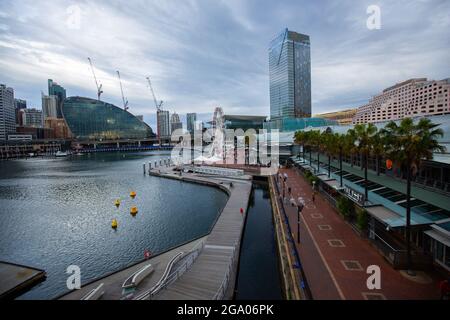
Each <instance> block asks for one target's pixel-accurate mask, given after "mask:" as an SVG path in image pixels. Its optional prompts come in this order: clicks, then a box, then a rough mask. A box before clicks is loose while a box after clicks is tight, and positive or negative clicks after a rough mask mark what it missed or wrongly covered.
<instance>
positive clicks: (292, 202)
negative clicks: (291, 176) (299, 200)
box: [290, 197, 297, 207]
mask: <svg viewBox="0 0 450 320" xmlns="http://www.w3.org/2000/svg"><path fill="white" fill-rule="evenodd" d="M290 202H291V206H292V207H295V206H296V205H297V204H296V203H295V199H294V198H292V197H291V200H290Z"/></svg>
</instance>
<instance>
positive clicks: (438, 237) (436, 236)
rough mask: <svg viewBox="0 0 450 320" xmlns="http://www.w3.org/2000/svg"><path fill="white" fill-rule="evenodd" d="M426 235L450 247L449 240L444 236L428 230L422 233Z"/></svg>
mask: <svg viewBox="0 0 450 320" xmlns="http://www.w3.org/2000/svg"><path fill="white" fill-rule="evenodd" d="M424 233H425V234H426V235H428V236H430V237H431V238H433V239H434V240H436V241H438V242H440V243H442V244H444V245H446V246H447V247H450V238H449V237H447V236H446V235H444V234H442V233H440V232H438V231H436V230H428V231H425V232H424Z"/></svg>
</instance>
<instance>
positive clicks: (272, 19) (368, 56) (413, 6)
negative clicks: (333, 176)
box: [0, 0, 450, 125]
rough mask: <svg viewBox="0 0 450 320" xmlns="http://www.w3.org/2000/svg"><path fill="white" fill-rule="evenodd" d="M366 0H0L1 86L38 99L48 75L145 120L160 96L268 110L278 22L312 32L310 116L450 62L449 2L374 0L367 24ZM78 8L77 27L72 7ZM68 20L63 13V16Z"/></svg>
mask: <svg viewBox="0 0 450 320" xmlns="http://www.w3.org/2000/svg"><path fill="white" fill-rule="evenodd" d="M371 4H373V3H372V1H346V2H336V1H324V2H320V5H319V4H318V3H317V2H311V1H294V0H292V1H277V2H275V1H260V0H248V1H240V0H239V1H238V0H233V1H229V0H215V1H202V0H198V1H196V0H189V1H185V0H168V1H156V0H154V1H147V0H136V1H128V2H127V1H118V0H116V1H109V2H105V1H87V0H85V1H77V2H74V1H65V0H60V1H52V2H44V1H40V2H36V1H12V0H3V1H2V2H1V4H0V74H1V77H0V82H2V83H6V84H7V85H9V86H12V87H14V88H15V91H16V96H17V97H20V98H25V99H27V100H28V101H29V104H30V105H32V106H38V107H39V106H40V103H41V102H40V91H41V90H43V91H46V84H47V79H48V78H52V79H53V80H55V81H57V82H58V83H60V84H61V85H63V86H64V87H65V88H66V89H67V91H68V94H69V95H83V96H90V97H95V96H96V89H95V84H94V80H93V78H92V73H91V70H90V68H89V65H88V61H87V57H91V58H92V59H93V61H94V64H95V72H96V75H97V77H98V79H99V81H100V82H101V83H102V84H103V88H104V94H103V96H102V99H104V100H106V101H108V102H112V103H114V104H116V105H118V106H120V105H121V104H122V103H121V97H120V88H119V83H118V79H117V76H116V70H120V73H121V77H122V81H123V85H124V91H125V95H126V96H127V98H128V100H129V102H130V106H131V109H130V111H131V112H133V113H135V114H144V115H145V119H146V120H147V121H148V122H150V123H151V124H152V125H154V123H155V116H154V113H155V107H154V104H153V99H152V96H151V93H150V90H149V88H148V86H147V82H146V80H145V77H146V76H151V79H152V83H153V85H154V89H155V92H156V94H157V98H158V99H161V100H164V101H165V103H164V105H165V107H166V108H168V109H169V110H170V111H176V112H177V113H179V114H181V115H182V114H184V113H186V112H198V113H201V114H202V115H207V114H210V113H212V111H213V109H214V107H215V106H217V105H220V106H222V107H223V108H224V110H225V112H227V113H241V114H258V115H267V114H269V75H268V52H267V50H268V43H269V41H270V40H271V39H272V38H273V37H274V36H275V35H276V34H278V33H279V32H280V31H281V30H282V29H283V28H284V27H288V28H290V29H292V30H295V31H297V32H301V33H306V34H309V35H310V36H311V53H312V98H313V113H319V112H325V111H332V110H338V109H342V108H347V107H351V106H357V105H360V104H362V103H364V102H366V101H367V100H368V99H369V98H370V97H371V96H372V95H374V94H377V93H378V92H380V91H381V90H382V89H383V88H385V87H388V86H390V85H392V84H393V83H396V82H400V81H402V80H405V79H407V78H410V77H429V78H434V79H440V78H445V77H448V76H449V75H448V70H450V68H449V67H450V59H448V52H449V49H450V39H449V37H448V27H449V26H450V18H449V15H448V12H449V11H450V3H449V2H448V1H445V0H430V1H396V2H395V3H394V2H392V1H378V2H377V3H376V4H377V5H379V6H380V8H381V19H382V20H381V21H382V27H381V30H373V31H370V30H368V29H367V28H366V19H367V14H366V8H367V6H368V5H371ZM74 5H76V6H78V8H79V9H80V11H79V12H80V17H79V25H78V26H76V27H75V28H74V26H73V25H72V24H71V22H73V19H72V18H73V10H71V9H69V10H68V8H72V6H74ZM71 19H72V20H71Z"/></svg>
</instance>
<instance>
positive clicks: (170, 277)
mask: <svg viewBox="0 0 450 320" xmlns="http://www.w3.org/2000/svg"><path fill="white" fill-rule="evenodd" d="M204 245H205V243H204V241H201V242H199V243H197V244H196V245H195V246H194V247H193V248H192V250H191V251H189V252H187V253H183V252H180V253H178V254H177V255H176V256H174V257H173V258H172V260H171V261H170V262H169V264H168V265H167V267H166V270H165V271H164V274H163V276H162V277H161V279H160V280H159V281H158V282H157V283H156V284H155V285H154V286H153V287H152V288H151V289H150V290H147V291H146V292H143V293H142V294H140V295H138V296H137V297H136V298H135V300H150V299H152V297H153V296H155V295H156V294H158V293H159V292H160V291H161V290H162V289H165V288H166V287H167V286H168V285H170V284H171V283H173V282H174V281H175V280H176V279H178V278H179V277H180V276H181V275H182V274H183V273H184V272H185V271H186V270H187V269H188V268H189V267H190V266H191V265H192V264H193V263H194V261H195V259H196V258H197V257H198V256H199V255H200V252H201V251H202V250H203V247H204ZM185 257H188V259H187V260H186V261H185V262H184V263H183V264H182V265H181V266H179V267H178V268H177V269H176V270H175V271H174V272H172V267H173V265H174V264H175V263H176V262H178V261H179V260H181V259H182V258H185Z"/></svg>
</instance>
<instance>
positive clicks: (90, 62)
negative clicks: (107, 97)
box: [88, 57, 103, 100]
mask: <svg viewBox="0 0 450 320" xmlns="http://www.w3.org/2000/svg"><path fill="white" fill-rule="evenodd" d="M88 60H89V64H90V66H91V70H92V75H93V76H94V80H95V86H96V87H97V99H98V100H100V96H101V94H102V93H103V91H102V84H100V85H99V84H98V81H97V77H96V76H95V71H94V66H93V64H92V60H91V58H89V57H88Z"/></svg>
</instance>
